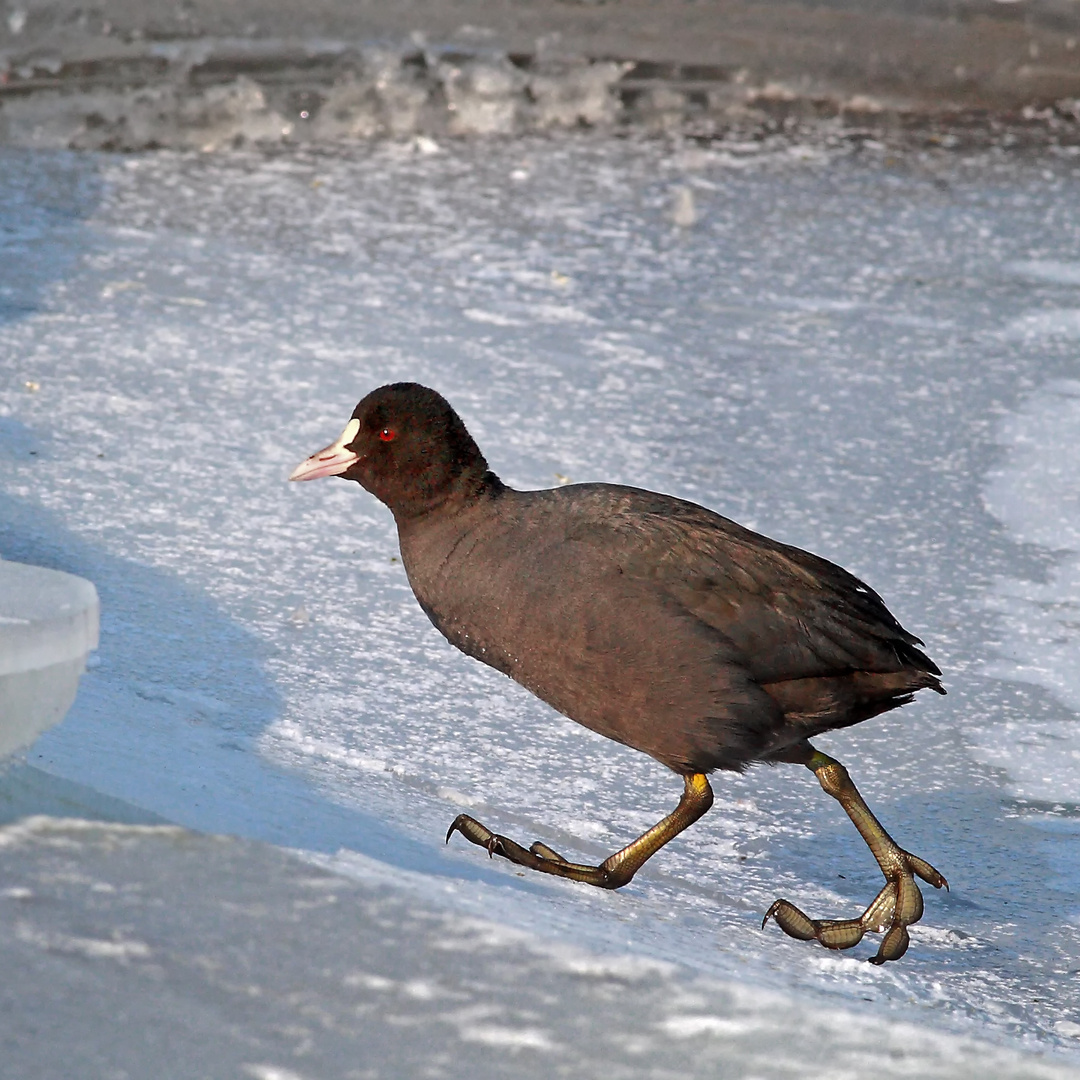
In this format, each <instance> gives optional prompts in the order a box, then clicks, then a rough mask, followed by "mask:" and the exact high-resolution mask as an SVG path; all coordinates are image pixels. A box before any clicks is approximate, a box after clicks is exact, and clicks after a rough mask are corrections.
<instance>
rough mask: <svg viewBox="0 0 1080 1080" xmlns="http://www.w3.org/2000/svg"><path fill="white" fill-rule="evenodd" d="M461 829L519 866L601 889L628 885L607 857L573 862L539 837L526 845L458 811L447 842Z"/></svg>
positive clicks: (475, 841)
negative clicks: (588, 862) (594, 861)
mask: <svg viewBox="0 0 1080 1080" xmlns="http://www.w3.org/2000/svg"><path fill="white" fill-rule="evenodd" d="M456 832H459V833H461V835H462V836H464V837H465V839H466V840H468V841H470V842H471V843H473V844H476V845H477V846H478V847H482V848H485V849H486V850H487V853H488V855H492V856H494V855H501V856H502V857H503V858H504V859H509V860H510V862H512V863H517V865H518V866H527V867H528V868H529V869H530V870H539V871H540V872H541V873H545V874H554V875H555V876H556V877H566V878H572V879H573V880H574V881H584V882H586V883H587V884H589V885H597V886H599V887H600V888H602V889H617V888H619V886H620V885H625V884H626V881H628V880H629V878H625V880H624V875H621V874H619V873H617V872H615V870H614V868H609V867H608V865H607V862H608V861H610V860H607V861H605V862H603V863H601V864H600V865H599V866H584V865H582V864H580V863H572V862H570V861H569V860H568V859H564V858H563V857H562V856H561V855H560V854H559V853H558V852H557V851H553V850H552V849H551V848H549V847H548V846H547V844H545V843H542V842H541V841H540V840H537V841H535V842H534V843H533V844H532V846H531V847H529V848H523V847H522V846H521V845H520V844H517V843H515V842H514V841H513V840H510V839H508V838H507V837H505V836H500V835H499V834H498V833H493V832H492V831H491V830H490V829H489V828H488V827H487V826H486V825H482V824H481V823H480V822H479V821H477V820H476V818H472V817H469V815H468V814H458V816H457V817H456V818H454V821H453V823H452V824H451V825H450V828H449V829H447V831H446V842H447V843H449V842H450V837H451V836H453V835H454V833H456Z"/></svg>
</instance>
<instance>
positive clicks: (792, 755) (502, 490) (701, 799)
mask: <svg viewBox="0 0 1080 1080" xmlns="http://www.w3.org/2000/svg"><path fill="white" fill-rule="evenodd" d="M320 476H342V477H344V478H345V479H347V480H355V481H356V482H357V483H359V484H361V485H362V486H363V487H365V488H366V489H367V490H368V491H370V492H371V493H372V494H373V495H375V496H376V497H377V498H378V499H380V500H381V501H382V502H384V503H385V504H386V505H387V506H388V507H389V508H390V511H391V512H392V513H393V515H394V520H395V521H396V523H397V527H398V538H399V541H400V544H401V559H402V562H403V563H404V566H405V570H406V572H407V574H408V576H409V583H410V584H411V585H412V589H413V592H414V593H415V594H416V599H417V600H418V601H419V602H420V606H421V607H422V608H423V609H424V611H425V612H426V614H427V616H428V618H430V619H431V621H432V622H433V623H434V624H435V626H436V627H437V628H438V630H439V631H440V632H441V633H442V634H444V635H445V636H446V638H447V639H448V640H449V641H450V642H451V643H452V644H454V645H456V646H457V647H458V648H459V649H461V651H462V652H465V653H468V654H469V655H470V656H473V657H475V658H476V659H477V660H482V661H483V662H484V663H485V664H490V665H491V666H492V667H494V668H496V669H498V670H499V671H501V672H503V673H504V674H506V675H509V676H510V677H511V678H512V679H515V680H516V681H517V682H519V683H521V684H522V686H525V687H527V688H528V689H529V690H531V691H532V692H533V693H534V694H536V695H537V697H539V698H541V699H543V700H544V701H546V702H547V703H548V704H549V705H552V706H553V707H554V708H556V709H557V710H558V711H559V712H561V713H563V714H564V715H566V716H568V717H570V719H572V720H576V721H577V722H578V723H579V724H584V725H585V726H586V727H588V728H592V730H593V731H598V732H600V733H601V734H602V735H606V736H608V738H611V739H615V740H616V741H617V742H621V743H624V744H626V745H627V746H633V747H635V748H636V749H638V750H642V751H644V752H645V753H646V754H651V755H652V756H653V757H654V758H656V759H657V761H660V762H662V763H663V764H664V765H666V766H668V768H670V769H672V770H673V771H674V772H676V773H678V774H679V775H680V776H682V777H683V780H684V783H685V789H684V792H683V795H682V798H681V799H680V801H679V805H678V807H677V808H676V809H675V810H674V811H673V812H672V813H670V814H669V815H668V816H667V817H665V818H664V819H663V821H661V822H659V823H658V824H657V825H655V826H653V828H651V829H649V830H648V832H646V833H644V834H643V835H642V836H639V837H638V838H637V839H636V840H634V841H633V842H632V843H630V844H628V845H627V846H626V847H625V848H623V849H622V850H621V851H617V852H616V853H615V854H614V855H612V856H611V857H610V858H608V859H606V860H605V861H604V862H602V863H601V864H600V865H599V866H586V865H581V864H578V863H572V862H569V861H568V860H566V859H564V858H563V857H562V856H561V855H559V854H558V853H557V852H555V851H553V850H552V849H551V848H549V847H548V846H547V845H546V844H543V843H540V842H539V841H537V842H536V843H534V844H533V845H532V847H530V848H528V849H526V848H523V847H521V846H520V845H519V844H516V843H514V841H513V840H509V839H507V838H506V837H504V836H499V835H497V834H495V833H493V832H491V831H490V830H489V829H487V828H486V827H485V826H484V825H482V824H481V823H480V822H479V821H476V820H475V819H474V818H471V817H469V816H468V815H467V814H462V815H460V816H459V817H458V818H457V819H456V820H455V821H454V823H453V824H452V825H451V826H450V830H449V832H448V833H447V837H446V838H447V840H449V839H450V836H451V835H452V834H453V833H454V832H455V831H457V832H460V833H461V834H462V835H463V836H464V837H465V838H466V839H467V840H470V841H472V843H474V844H478V845H480V846H481V847H484V848H486V849H487V850H488V852H489V853H491V854H495V855H501V856H503V857H504V858H507V859H509V860H510V861H511V862H514V863H517V864H519V865H521V866H527V867H531V868H532V869H534V870H541V871H543V872H544V873H547V874H555V875H558V876H559V877H567V878H573V879H574V880H575V881H583V882H587V883H588V884H590V885H597V886H599V887H601V888H605V889H617V888H619V887H620V886H622V885H625V884H626V883H627V882H628V881H630V879H631V878H632V877H633V876H634V874H635V873H636V872H637V871H638V869H639V868H640V867H641V866H642V864H643V863H644V862H645V860H646V859H648V858H649V857H650V856H652V855H653V854H655V853H656V852H657V851H658V850H659V849H660V848H661V847H663V845H664V844H666V843H667V842H668V841H669V840H670V839H671V838H672V837H674V836H676V835H677V834H678V833H680V832H682V831H683V829H685V828H687V826H689V825H692V824H693V823H694V822H695V821H697V819H698V818H700V817H701V816H702V814H704V813H705V812H706V811H707V810H708V809H709V807H710V806H711V805H712V799H713V796H712V789H711V788H710V787H709V781H708V779H707V774H708V773H711V772H713V771H714V770H715V769H728V770H732V771H741V770H743V769H745V768H746V767H747V766H748V765H750V764H751V763H753V762H791V763H794V764H798V765H805V766H806V767H807V768H809V769H811V770H813V772H814V774H815V775H816V776H817V778H818V780H819V782H820V783H821V786H822V787H823V788H824V789H825V791H826V792H828V794H830V795H831V796H833V798H835V799H836V800H837V801H838V802H839V803H840V805H841V806H842V807H843V808H844V809H845V810H846V811H847V813H848V816H849V817H850V818H851V820H852V821H853V822H854V823H855V827H856V828H857V829H858V830H859V832H860V833H861V834H862V837H863V839H864V840H865V841H866V842H867V844H868V845H869V847H870V850H871V851H872V852H873V854H874V858H875V859H877V862H878V865H879V866H880V867H881V871H882V873H883V874H884V875H885V887H884V888H883V889H882V890H881V892H879V893H878V895H877V896H876V897H875V898H874V900H873V901H872V902H871V903H870V906H869V907H868V908H867V909H866V910H865V911H864V912H863V913H862V915H860V916H859V917H858V918H855V919H838V920H833V919H829V920H818V919H811V918H809V917H808V916H806V915H804V914H803V913H802V912H801V911H800V910H799V909H798V908H797V907H795V905H794V904H792V903H790V902H789V901H787V900H777V901H776V902H775V903H774V904H773V905H772V907H771V908H769V911H768V912H767V913H766V915H765V919H764V920H763V922H762V926H764V925H765V923H766V922H768V920H769V917H770V916H772V917H774V918H775V919H776V921H777V923H778V924H779V925H780V927H781V929H783V930H784V931H785V932H786V933H788V934H790V935H791V936H792V937H796V938H800V939H803V940H809V939H811V938H816V939H817V940H818V941H820V942H821V944H822V945H825V946H826V947H828V948H830V949H847V948H850V947H851V946H853V945H855V944H857V943H858V942H859V941H860V940H861V939H862V936H863V934H864V933H866V932H868V931H869V932H878V933H881V932H884V938H883V939H882V942H881V946H880V948H879V950H878V952H877V955H876V956H875V957H874V958H873V959H874V962H875V963H879V964H880V963H884V962H885V961H886V960H897V959H899V958H900V957H901V956H903V954H904V952H905V951H906V950H907V947H908V931H907V928H908V926H910V925H911V924H912V923H915V922H918V920H919V919H920V918H921V917H922V912H923V900H922V894H921V892H920V891H919V887H918V885H916V883H915V877H919V878H922V880H923V881H926V882H929V883H930V884H931V885H933V886H934V887H935V888H940V887H941V886H942V885H945V884H946V882H945V878H944V877H942V875H941V874H939V873H938V871H937V870H935V869H934V868H933V867H932V866H931V865H930V864H929V863H927V862H925V861H924V860H922V859H920V858H918V857H917V856H915V855H912V854H910V853H909V852H907V851H904V850H903V849H901V848H900V847H899V846H898V845H897V844H896V843H895V841H894V840H893V839H892V838H891V837H890V836H889V834H888V833H887V832H886V831H885V829H884V828H882V826H881V824H880V823H879V822H878V820H877V819H876V818H875V817H874V815H873V814H872V813H871V812H870V810H869V808H868V807H867V805H866V803H865V802H864V801H863V799H862V796H861V795H860V794H859V792H858V791H857V790H856V788H855V785H854V784H853V783H852V782H851V779H850V778H849V776H848V773H847V770H846V769H845V768H844V766H843V765H841V764H840V762H839V761H836V760H835V759H833V758H831V757H829V756H828V755H826V754H823V753H821V752H820V751H819V750H815V749H814V747H813V746H812V745H811V744H810V739H811V738H812V737H813V736H815V735H819V734H821V733H822V732H825V731H831V730H833V729H835V728H842V727H849V726H850V725H852V724H858V723H861V722H862V721H863V720H868V719H870V717H872V716H877V715H878V714H879V713H883V712H886V711H888V710H889V709H895V708H897V707H898V706H900V705H906V704H908V702H910V701H911V700H912V698H913V697H914V693H915V691H917V690H923V689H929V690H934V691H936V692H937V693H939V694H944V693H945V690H944V689H943V688H942V685H941V682H940V680H939V676H940V674H941V672H940V671H939V670H938V668H937V667H936V666H935V665H934V663H933V661H931V660H930V658H929V657H927V656H926V655H925V654H924V653H923V652H922V651H921V650H920V649H919V648H918V646H919V645H921V644H922V642H921V641H919V639H918V638H916V637H914V636H913V635H911V634H909V633H908V632H907V631H906V630H905V629H904V628H903V627H902V626H901V625H900V624H899V623H898V622H897V621H896V619H894V618H893V617H892V615H891V614H889V611H888V609H887V608H886V607H885V604H884V602H883V601H882V599H881V597H880V596H878V594H877V593H876V592H874V591H873V590H872V589H871V588H869V587H868V586H867V585H864V584H863V583H862V582H861V581H860V580H859V579H858V578H856V577H854V576H853V575H851V574H849V573H848V572H847V571H846V570H843V569H841V568H840V567H839V566H836V565H834V564H833V563H831V562H828V561H827V560H825V559H822V558H819V557H818V556H816V555H811V554H810V553H809V552H806V551H802V550H800V549H799V548H795V547H790V546H789V545H787V544H781V543H779V542H778V541H776V540H770V539H769V538H768V537H766V536H762V535H760V534H759V533H755V532H751V531H750V530H749V529H744V528H743V527H742V526H741V525H737V524H736V523H735V522H733V521H729V520H728V519H727V518H723V517H720V515H719V514H714V513H713V512H712V511H711V510H706V509H705V508H704V507H701V506H697V505H696V504H694V503H690V502H684V501H683V500H682V499H675V498H672V497H671V496H669V495H658V494H656V493H654V492H651V491H643V490H640V489H638V488H631V487H622V486H619V485H615V484H575V485H570V486H567V487H560V488H554V489H550V490H543V491H515V490H514V489H512V488H509V487H507V486H506V485H505V484H503V483H502V482H501V481H500V480H499V478H498V477H497V476H496V475H495V474H494V473H493V472H491V470H490V469H489V468H488V466H487V462H486V461H485V460H484V456H483V454H481V453H480V449H479V448H478V447H477V445H476V443H475V442H474V441H473V439H472V436H470V435H469V433H468V431H467V430H466V429H465V425H464V424H463V423H462V421H461V418H460V417H459V416H458V415H457V413H456V412H454V410H453V409H452V408H451V407H450V405H449V404H448V403H447V401H446V400H445V399H444V398H443V397H441V396H440V395H439V394H437V393H436V392H435V391H434V390H429V389H428V388H427V387H424V386H419V385H417V384H416V383H395V384H394V385H391V386H383V387H380V388H379V389H378V390H374V391H372V393H370V394H368V396H367V397H366V398H364V400H363V401H361V402H360V404H359V405H357V406H356V409H355V410H354V411H353V415H352V419H351V420H350V421H349V423H348V424H347V425H346V427H345V430H344V431H343V432H342V434H341V437H340V438H339V439H338V440H337V442H335V443H332V444H331V445H330V446H328V447H326V449H325V450H320V451H319V453H317V454H315V455H313V456H312V457H310V458H308V459H307V460H306V461H305V462H303V464H301V465H299V466H298V467H297V468H296V470H295V471H294V472H293V474H292V475H291V476H290V478H289V479H290V480H314V479H316V478H317V477H320Z"/></svg>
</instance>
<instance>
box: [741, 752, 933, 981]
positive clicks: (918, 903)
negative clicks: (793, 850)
mask: <svg viewBox="0 0 1080 1080" xmlns="http://www.w3.org/2000/svg"><path fill="white" fill-rule="evenodd" d="M806 750H807V756H806V758H805V759H803V760H802V764H804V765H806V767H807V768H808V769H811V770H812V771H813V773H814V775H815V776H816V777H817V778H818V783H820V784H821V786H822V788H824V789H825V791H826V792H827V793H828V794H829V795H831V796H832V797H833V798H834V799H835V800H836V801H837V802H838V803H839V804H840V805H841V806H842V807H843V808H844V809H845V810H846V811H847V815H848V817H849V818H851V820H852V821H853V822H854V823H855V828H856V829H858V830H859V832H860V834H861V835H862V838H863V839H864V840H865V841H866V843H867V844H868V845H869V848H870V851H871V852H872V853H873V856H874V858H875V859H877V863H878V866H880V867H881V872H882V873H883V874H884V875H885V887H884V888H883V889H882V890H881V892H879V893H878V894H877V896H876V897H875V898H874V900H873V901H872V902H871V904H870V906H869V907H868V908H867V909H866V910H865V911H864V912H863V913H862V915H860V916H859V917H858V918H857V919H811V918H809V917H808V916H806V915H804V914H803V913H802V912H801V911H800V910H799V909H798V908H797V907H796V906H795V905H794V904H792V903H791V902H790V901H788V900H777V901H776V902H775V903H774V904H773V906H772V907H771V908H769V910H768V912H767V913H766V915H765V918H764V920H763V921H762V924H761V925H762V926H764V925H765V923H767V922H768V921H769V918H770V917H772V918H775V919H776V922H777V924H778V925H779V927H780V929H781V930H783V931H784V932H785V933H786V934H790V935H791V937H795V938H800V939H801V940H803V941H809V940H810V939H811V938H816V939H817V940H818V941H820V942H821V944H822V945H824V946H825V947H826V948H828V949H850V948H851V947H852V946H853V945H857V944H858V943H859V942H860V941H861V940H862V936H863V934H865V933H867V932H868V931H869V932H872V933H881V932H882V931H884V933H885V937H884V938H883V939H882V942H881V947H880V948H879V949H878V951H877V955H876V956H875V957H873V958H872V960H871V963H874V964H884V963H885V961H886V960H899V959H900V957H901V956H903V955H904V953H905V952H906V951H907V947H908V932H907V928H908V927H909V926H911V925H912V923H917V922H918V921H919V919H921V918H922V913H923V899H922V893H921V892H919V886H918V885H916V884H915V878H916V877H920V878H922V879H923V881H926V882H928V883H929V884H931V885H933V886H934V888H935V889H940V888H941V887H942V886H943V885H944V886H945V887H946V888H948V882H947V881H946V880H945V878H944V877H942V875H941V874H939V873H938V872H937V871H936V870H935V869H934V868H933V867H932V866H931V865H930V864H929V863H928V862H926V861H925V860H923V859H920V858H919V857H918V856H917V855H912V854H911V853H910V852H907V851H904V850H903V849H902V848H901V847H900V846H899V845H898V844H897V843H896V841H895V840H893V838H892V837H891V836H890V835H889V834H888V833H887V832H886V831H885V829H884V828H883V827H882V825H881V822H879V821H878V819H877V818H876V817H874V815H873V814H872V813H871V812H870V808H869V807H868V806H867V805H866V803H865V802H864V801H863V797H862V796H861V795H860V794H859V792H858V789H857V788H856V787H855V785H854V784H853V783H852V782H851V777H850V776H848V772H847V769H845V768H844V766H843V765H841V764H840V762H839V761H837V760H836V759H835V758H831V757H829V756H828V754H822V753H821V752H820V751H818V750H814V749H813V748H812V747H811V746H810V745H809V744H806Z"/></svg>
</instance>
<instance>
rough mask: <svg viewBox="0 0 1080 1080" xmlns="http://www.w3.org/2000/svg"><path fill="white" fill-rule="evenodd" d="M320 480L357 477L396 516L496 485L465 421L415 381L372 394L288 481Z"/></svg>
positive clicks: (408, 515)
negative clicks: (330, 439) (333, 438)
mask: <svg viewBox="0 0 1080 1080" xmlns="http://www.w3.org/2000/svg"><path fill="white" fill-rule="evenodd" d="M320 476H341V477H343V478H344V479H346V480H355V481H356V482H357V483H358V484H360V485H362V486H363V487H365V488H367V490H368V491H370V492H371V493H372V494H373V495H374V496H375V497H376V498H378V499H380V500H381V501H382V502H384V503H385V504H386V505H387V506H388V507H389V508H390V509H391V510H392V511H393V512H394V516H395V517H397V518H399V519H401V518H407V517H414V516H417V515H418V514H423V513H426V512H427V511H429V510H432V509H435V508H436V507H438V506H441V505H443V504H444V503H445V502H447V501H448V500H451V499H453V498H455V497H464V498H468V497H469V496H470V495H473V494H475V493H476V492H478V491H479V490H480V489H482V488H483V487H484V486H485V484H486V483H488V482H489V478H490V480H494V477H492V476H491V474H490V473H488V469H487V462H486V461H485V460H484V456H483V454H481V453H480V449H479V447H478V446H477V445H476V443H475V442H474V441H473V438H472V436H471V435H470V434H469V432H468V431H467V430H466V428H465V425H464V423H462V420H461V417H459V416H458V414H457V413H456V412H454V410H453V409H452V408H451V406H450V404H449V402H448V401H447V400H446V399H445V398H444V397H443V396H442V395H441V394H438V393H436V392H435V391H434V390H429V389H428V388H427V387H426V386H420V385H419V384H418V383H393V384H391V385H389V386H380V387H379V389H378V390H373V391H372V392H371V393H370V394H368V396H367V397H366V398H364V400H363V401H361V402H360V403H359V404H358V405H357V406H356V408H355V409H354V410H353V414H352V419H351V420H350V421H349V422H348V424H346V425H345V430H344V431H343V432H342V433H341V435H340V437H339V438H338V439H337V441H336V442H333V443H331V444H330V445H329V446H327V447H326V448H325V449H323V450H320V451H319V452H318V453H317V454H312V456H311V457H309V458H308V459H307V460H306V461H303V462H301V463H300V464H299V465H298V466H297V467H296V468H295V469H294V470H293V472H292V474H291V475H290V477H289V479H290V480H316V479H318V478H319V477H320Z"/></svg>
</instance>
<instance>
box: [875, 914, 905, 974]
mask: <svg viewBox="0 0 1080 1080" xmlns="http://www.w3.org/2000/svg"><path fill="white" fill-rule="evenodd" d="M910 943H911V938H910V937H909V936H908V932H907V927H906V926H904V925H903V924H902V923H897V924H895V925H894V926H891V927H890V928H889V931H888V933H887V934H886V935H885V936H884V937H883V938H882V939H881V946H880V948H879V949H878V951H877V955H876V956H872V957H870V963H871V964H884V963H885V962H886V961H888V960H899V959H900V957H901V956H903V955H904V953H906V952H907V950H908V945H909V944H910Z"/></svg>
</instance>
